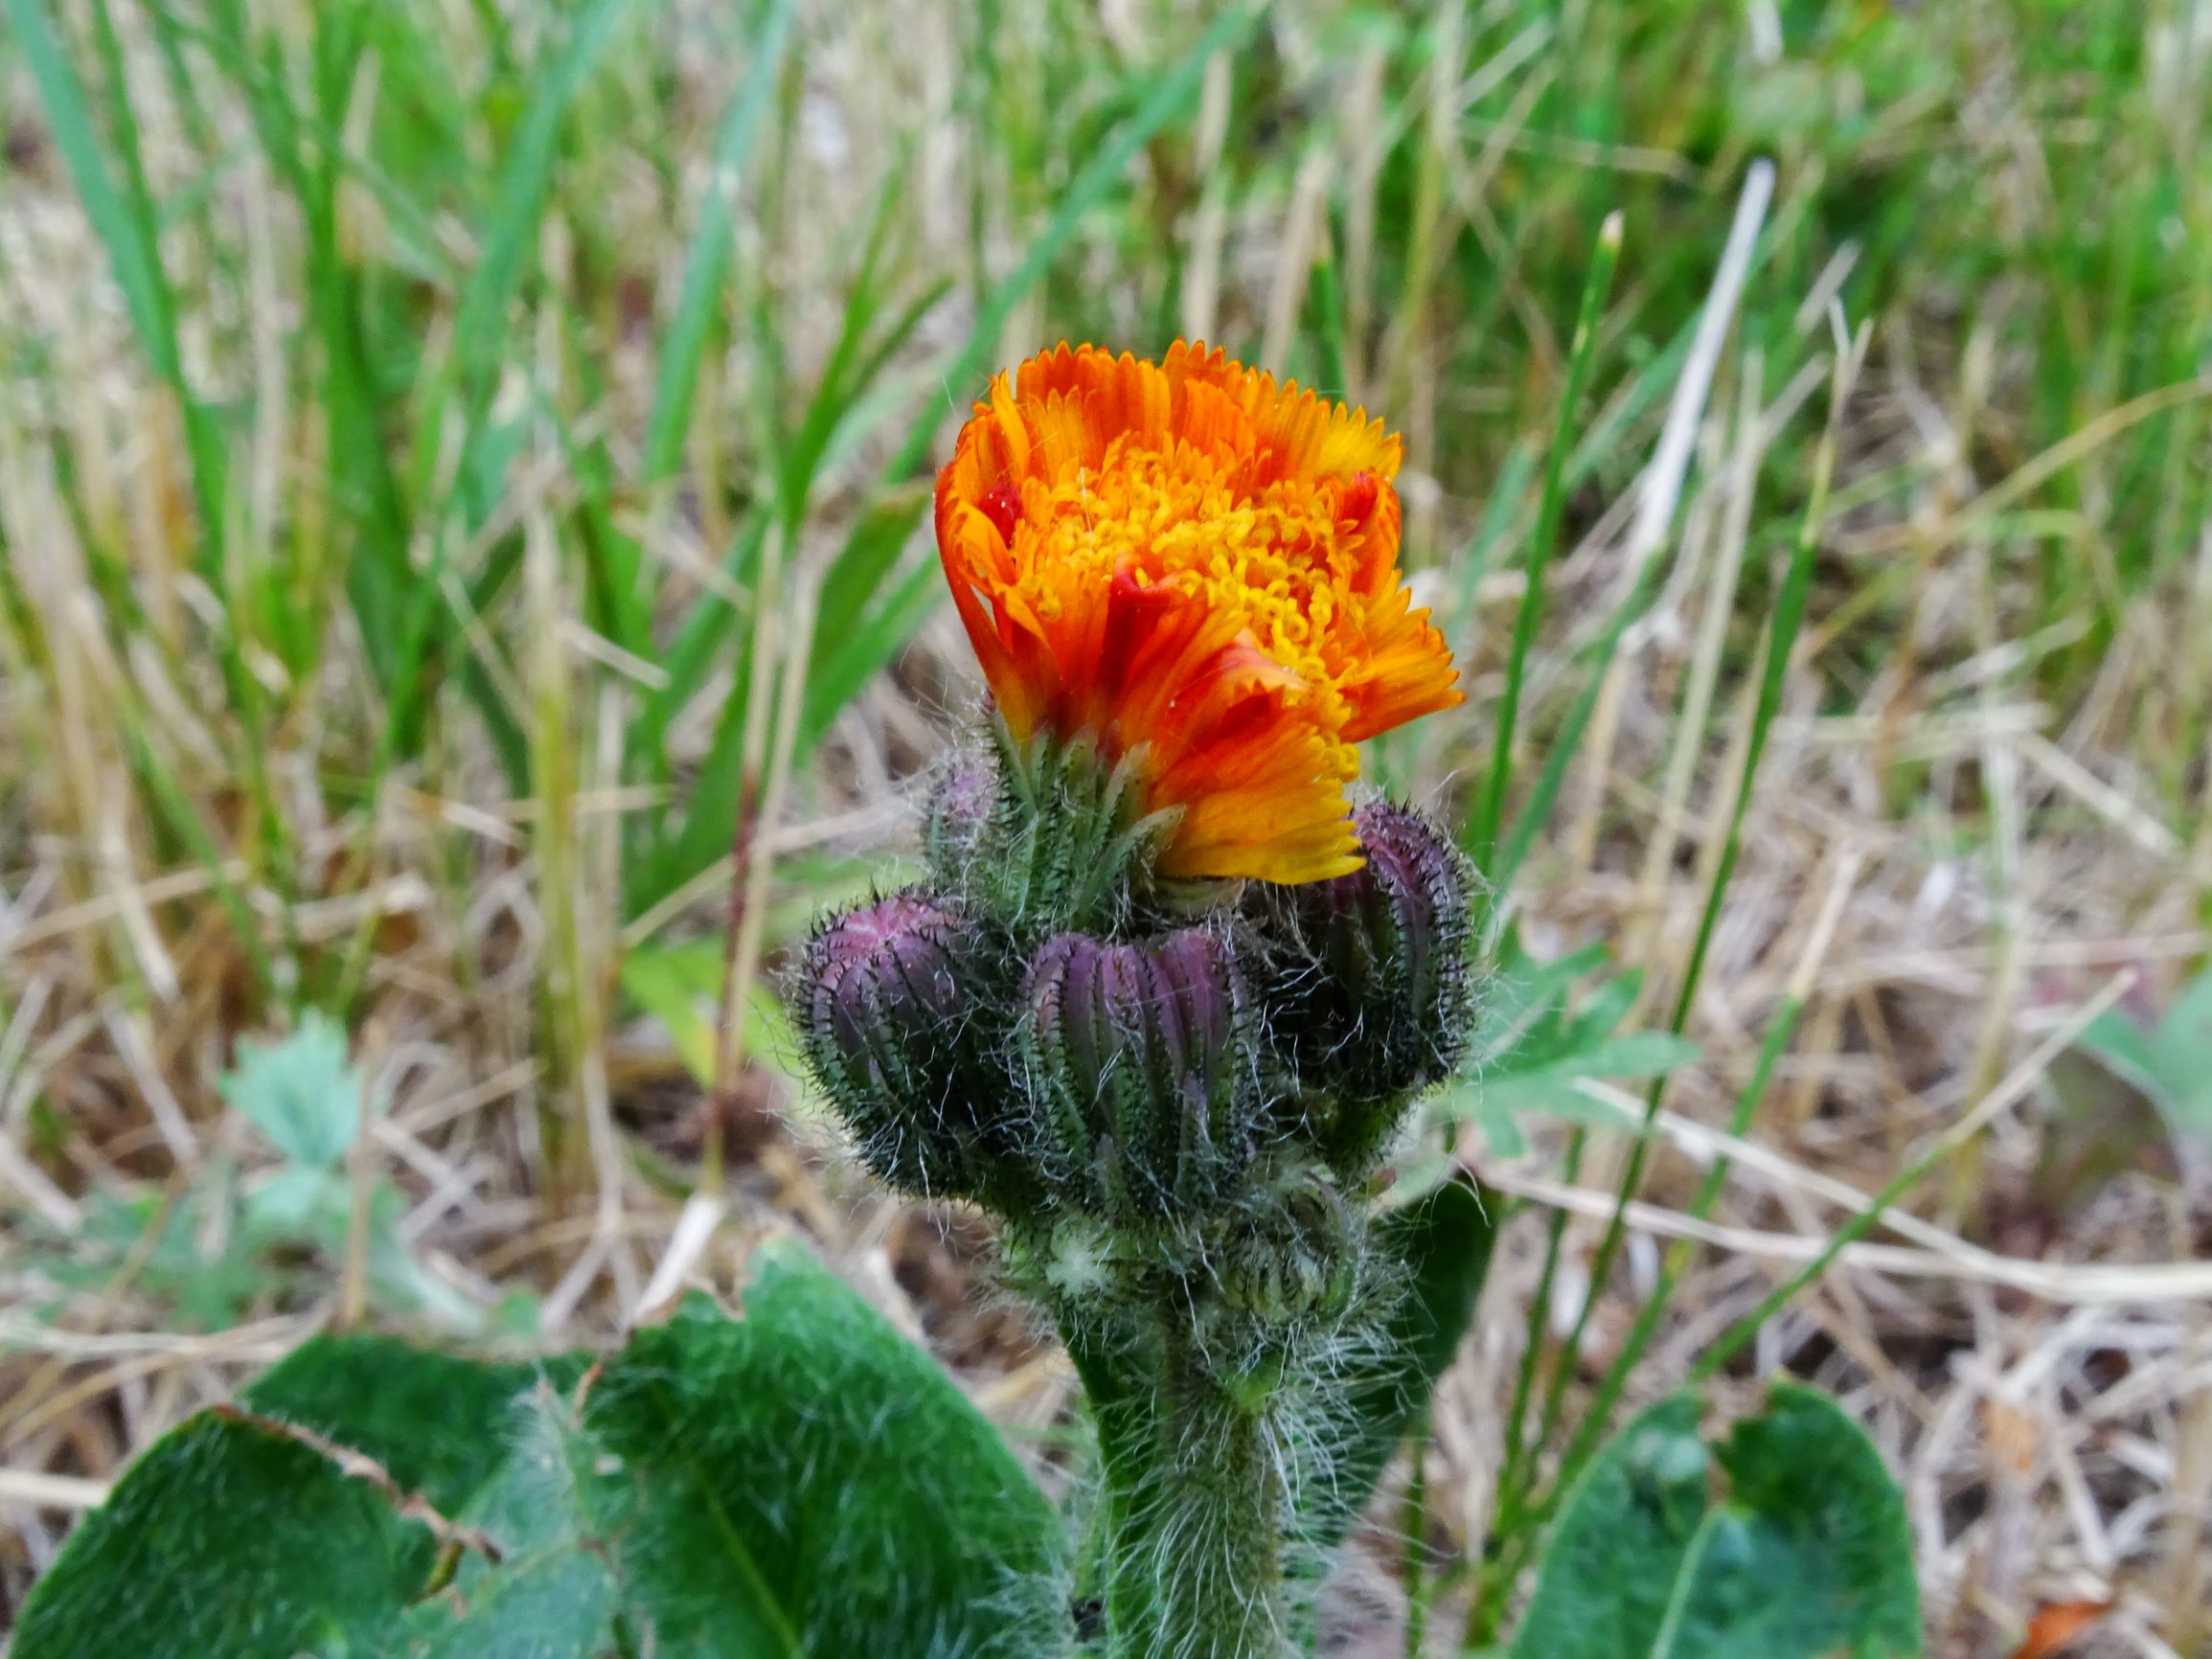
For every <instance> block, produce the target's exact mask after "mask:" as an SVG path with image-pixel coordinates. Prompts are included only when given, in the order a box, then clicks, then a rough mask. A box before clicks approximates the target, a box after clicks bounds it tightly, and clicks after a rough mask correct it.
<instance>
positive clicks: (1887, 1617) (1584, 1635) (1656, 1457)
mask: <svg viewBox="0 0 2212 1659" xmlns="http://www.w3.org/2000/svg"><path fill="white" fill-rule="evenodd" d="M1698 1416H1699V1405H1698V1401H1697V1400H1696V1399H1695V1398H1691V1397H1689V1396H1687V1395H1678V1396H1676V1397H1675V1398H1671V1399H1666V1400H1662V1401H1660V1402H1659V1403H1658V1404H1657V1405H1654V1406H1652V1407H1651V1408H1649V1409H1648V1410H1646V1411H1645V1412H1644V1413H1643V1414H1642V1415H1641V1416H1639V1417H1637V1418H1635V1419H1634V1420H1632V1421H1630V1424H1629V1425H1628V1427H1626V1428H1625V1429H1623V1430H1622V1431H1621V1432H1620V1434H1619V1435H1617V1436H1616V1437H1615V1438H1614V1439H1613V1440H1612V1442H1611V1443H1608V1445H1607V1446H1606V1447H1605V1449H1604V1450H1603V1451H1601V1452H1600V1453H1599V1454H1598V1456H1597V1458H1596V1459H1595V1460H1594V1461H1593V1462H1592V1463H1591V1465H1590V1466H1589V1468H1588V1470H1587V1471H1586V1472H1585V1474H1584V1476H1583V1479H1582V1482H1581V1484H1580V1485H1579V1486H1578V1487H1577V1488H1576V1489H1575V1491H1574V1493H1573V1495H1572V1496H1571V1497H1570V1498H1569V1500H1568V1503H1567V1507H1566V1510H1565V1512H1564V1513H1563V1514H1562V1516H1561V1518H1560V1521H1559V1526H1558V1529H1557V1531H1556V1532H1555V1533H1554V1534H1553V1535H1552V1539H1551V1543H1550V1547H1549V1549H1548V1551H1547V1552H1546V1555H1545V1557H1544V1561H1543V1566H1542V1569H1541V1571H1540V1573H1539V1577H1538V1579H1537V1587H1536V1594H1535V1596H1534V1598H1533V1599H1532V1600H1531V1602H1530V1603H1529V1607H1528V1611H1527V1613H1526V1614H1525V1615H1524V1616H1523V1618H1522V1620H1521V1625H1520V1628H1519V1630H1518V1631H1517V1632H1516V1634H1515V1638H1514V1644H1513V1648H1512V1652H1513V1655H1514V1659H1830V1656H1832V1655H1849V1659H1917V1655H1918V1654H1919V1652H1920V1650H1921V1648H1920V1602H1919V1593H1918V1591H1917V1589H1916V1587H1915V1585H1914V1581H1913V1567H1912V1537H1911V1532H1910V1529H1909V1527H1908V1525H1907V1523H1906V1520H1905V1514H1904V1500H1903V1498H1902V1496H1901V1495H1900V1494H1899V1492H1898V1490H1897V1487H1896V1485H1895V1483H1894V1482H1893V1481H1892V1480H1891V1479H1890V1477H1889V1472H1888V1471H1887V1470H1886V1469H1885V1468H1884V1467H1883V1466H1882V1463H1881V1454H1880V1453H1879V1452H1877V1451H1876V1450H1875V1448H1874V1446H1873V1444H1872V1443H1871V1442H1869V1441H1868V1440H1867V1438H1866V1436H1865V1435H1864V1434H1863V1433H1861V1432H1860V1430H1859V1427H1858V1425H1857V1424H1855V1423H1854V1422H1852V1420H1850V1419H1849V1418H1848V1417H1846V1416H1845V1415H1844V1413H1843V1412H1842V1410H1841V1409H1840V1408H1838V1407H1837V1406H1836V1403H1835V1402H1834V1401H1833V1400H1831V1399H1829V1398H1826V1397H1825V1396H1823V1395H1821V1394H1819V1393H1817V1392H1815V1391H1814V1390H1812V1389H1809V1388H1803V1387H1799V1386H1796V1385H1794V1384H1783V1385H1781V1386H1778V1387H1777V1388H1775V1389H1774V1391H1773V1392H1772V1394H1771V1395H1770V1396H1769V1398H1768V1401H1767V1410H1766V1411H1765V1412H1763V1413H1761V1414H1760V1415H1759V1416H1757V1417H1754V1418H1750V1419H1747V1420H1745V1421H1743V1422H1740V1423H1738V1424H1737V1425H1736V1429H1735V1431H1734V1433H1733V1434H1732V1435H1731V1436H1730V1437H1729V1439H1728V1440H1727V1441H1726V1442H1724V1443H1722V1444H1721V1445H1720V1446H1719V1447H1717V1448H1708V1447H1707V1446H1706V1445H1705V1443H1703V1442H1702V1441H1700V1440H1699V1438H1698V1433H1697V1426H1698ZM1721 1475H1724V1476H1725V1479H1726V1484H1727V1487H1728V1491H1727V1493H1726V1495H1725V1497H1721V1496H1719V1495H1717V1494H1716V1492H1715V1491H1714V1487H1715V1485H1716V1480H1717V1476H1721Z"/></svg>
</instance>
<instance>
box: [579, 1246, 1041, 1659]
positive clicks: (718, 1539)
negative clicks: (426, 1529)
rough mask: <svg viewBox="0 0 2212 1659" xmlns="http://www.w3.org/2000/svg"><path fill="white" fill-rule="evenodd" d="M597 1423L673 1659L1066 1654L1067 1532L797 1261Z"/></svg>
mask: <svg viewBox="0 0 2212 1659" xmlns="http://www.w3.org/2000/svg"><path fill="white" fill-rule="evenodd" d="M583 1426H584V1428H585V1430H586V1431H587V1433H588V1434H589V1435H590V1437H591V1440H592V1442H593V1443H594V1444H595V1445H596V1446H597V1447H598V1448H599V1449H600V1451H601V1453H602V1454H603V1458H613V1459H619V1460H620V1463H619V1465H618V1466H616V1467H617V1469H618V1472H616V1473H614V1474H612V1475H610V1476H608V1477H607V1478H606V1480H605V1482H604V1485H603V1486H602V1487H601V1488H600V1489H598V1490H597V1491H596V1492H595V1494H594V1512H595V1517H596V1518H597V1520H598V1521H599V1523H600V1524H601V1526H602V1527H603V1528H604V1531H605V1532H606V1533H607V1534H608V1535H610V1536H611V1537H613V1538H614V1540H615V1548H616V1551H617V1559H618V1563H619V1569H620V1571H621V1573H622V1575H623V1577H624V1578H625V1579H626V1580H627V1586H628V1595H629V1601H630V1605H631V1607H632V1608H633V1610H634V1612H635V1614H636V1616H638V1617H640V1618H643V1619H648V1620H650V1622H651V1625H652V1627H653V1629H654V1632H655V1642H656V1647H655V1651H657V1652H659V1653H662V1654H684V1655H696V1656H697V1659H753V1656H754V1655H756V1654H793V1655H797V1654H817V1653H821V1654H827V1653H855V1654H858V1653H898V1654H901V1655H905V1654H913V1655H916V1656H918V1659H920V1656H924V1655H940V1656H944V1659H951V1656H954V1655H959V1656H963V1659H966V1656H969V1655H973V1656H978V1659H981V1656H985V1655H992V1656H995V1655H1007V1656H1013V1655H1026V1654H1044V1653H1054V1652H1058V1651H1060V1650H1061V1649H1062V1648H1064V1647H1065V1644H1066V1637H1067V1632H1066V1628H1065V1617H1066V1615H1065V1611H1064V1590H1065V1586H1064V1582H1063V1580H1062V1578H1061V1558H1060V1557H1061V1545H1060V1524H1059V1519H1058V1517H1057V1516H1056V1515H1055V1514H1054V1512H1053V1511H1052V1508H1051V1506H1050V1505H1049V1504H1047V1503H1046V1502H1045V1500H1044V1497H1043V1495H1042V1494H1041V1493H1039V1492H1038V1489H1037V1488H1036V1487H1035V1486H1034V1485H1032V1484H1031V1482H1030V1481H1029V1479H1028V1477H1027V1476H1026V1475H1024V1474H1023V1473H1022V1471H1021V1468H1020V1466H1019V1465H1017V1464H1016V1463H1015V1461H1014V1459H1013V1457H1012V1456H1011V1455H1010V1454H1009V1453H1008V1451H1007V1449H1006V1447H1005V1445H1004V1444H1003V1443H1001V1442H1000V1441H999V1439H998V1437H997V1435H996V1434H995V1432H994V1431H993V1430H992V1427H991V1425H990V1424H989V1423H987V1422H986V1421H985V1420H983V1419H982V1418H981V1417H980V1416H979V1415H977V1413H976V1412H975V1410H974V1408H973V1407H972V1406H970V1405H969V1403H968V1402H967V1400H966V1399H964V1398H962V1397H961V1395H960V1393H959V1391H958V1390H957V1389H955V1388H954V1387H953V1386H952V1384H951V1383H950V1382H949V1381H948V1380H947V1379H946V1376H945V1375H944V1373H943V1372H941V1371H940V1370H939V1369H938V1368H937V1367H936V1365H935V1364H934V1363H932V1362H931V1360H930V1359H929V1357H928V1356H927V1355H926V1354H924V1353H923V1352H921V1351H920V1350H918V1349H916V1348H915V1347H914V1346H913V1345H912V1344H910V1343H908V1342H906V1341H905V1340H904V1339H903V1338H901V1336H900V1335H899V1334H898V1333H897V1332H896V1331H894V1330H893V1329H891V1328H890V1327H889V1326H887V1325H885V1324H884V1323H883V1321H882V1320H881V1319H880V1318H879V1317H878V1315H877V1314H876V1313H875V1312H874V1311H873V1310H872V1309H870V1308H869V1307H868V1306H867V1304H866V1303H864V1302H863V1301H861V1299H860V1298H859V1297H858V1296H857V1295H856V1294H855V1293H854V1292H853V1291H852V1290H851V1289H849V1288H848V1287H846V1286H845V1285H844V1284H842V1283H840V1282H839V1281H838V1280H837V1279H835V1278H834V1277H833V1276H832V1275H831V1274H830V1273H829V1272H827V1271H826V1270H825V1269H824V1268H823V1267H822V1266H821V1265H820V1264H819V1263H818V1262H816V1261H813V1260H812V1259H811V1258H810V1257H809V1256H808V1255H807V1254H806V1253H805V1252H804V1251H803V1250H801V1249H800V1248H798V1247H796V1246H776V1245H771V1246H768V1247H767V1248H765V1249H764V1250H763V1251H761V1252H760V1253H759V1255H757V1256H756V1257H755V1259H754V1264H753V1281H752V1284H750V1286H749V1287H748V1288H747V1291H746V1294H745V1307H744V1317H743V1318H742V1319H741V1320H736V1321H732V1320H730V1319H727V1318H725V1317H723V1316H722V1315H721V1314H720V1313H719V1312H718V1311H717V1310H715V1308H714V1307H712V1306H711V1305H710V1304H708V1303H707V1302H705V1301H704V1300H703V1299H699V1298H695V1299H693V1300H691V1301H688V1302H686V1303H685V1304H684V1305H683V1306H682V1307H680V1308H679V1309H678V1311H677V1312H676V1314H675V1316H674V1317H673V1319H672V1320H671V1321H670V1322H669V1323H668V1324H667V1325H666V1326H664V1327H662V1328H660V1329H651V1330H644V1331H640V1332H639V1333H638V1335H637V1336H636V1337H635V1338H634V1339H633V1340H632V1341H631V1343H630V1345H629V1347H628V1348H627V1350H625V1351H624V1352H623V1353H622V1355H621V1356H620V1357H619V1358H617V1359H616V1360H614V1361H612V1362H610V1363H609V1365H608V1366H607V1368H606V1371H605V1373H604V1375H601V1376H600V1377H598V1378H597V1379H596V1381H595V1382H594V1383H593V1385H592V1387H591V1389H590V1391H589V1394H588V1398H587V1401H586V1405H585V1410H584V1417H583Z"/></svg>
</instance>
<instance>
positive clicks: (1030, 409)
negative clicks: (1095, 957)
mask: <svg viewBox="0 0 2212 1659" xmlns="http://www.w3.org/2000/svg"><path fill="white" fill-rule="evenodd" d="M1399 463H1400V446H1399V443H1398V440H1397V439H1396V438H1395V437H1394V436H1392V435H1391V434H1389V433H1388V432H1387V431H1385V430H1384V428H1383V427H1382V424H1381V423H1380V421H1377V420H1370V419H1368V417H1367V415H1366V413H1365V412H1364V411H1361V410H1353V409H1346V408H1344V407H1343V406H1342V405H1339V404H1335V403H1332V402H1329V401H1327V400H1326V399H1324V398H1318V397H1316V396H1314V395H1313V394H1312V393H1311V392H1304V391H1301V390H1300V389H1299V388H1298V387H1297V386H1295V385H1292V384H1288V383H1286V384H1282V385H1278V384H1277V382H1276V381H1275V380H1274V378H1273V377H1272V376H1271V375H1266V374H1264V373H1260V372H1257V371H1253V370H1250V369H1247V368H1245V367H1244V366H1243V364H1240V363H1237V362H1235V361H1234V360H1232V359H1231V358H1230V357H1228V356H1227V355H1226V354H1225V353H1223V352H1220V351H1209V350H1207V349H1206V348H1205V347H1202V346H1197V345H1186V344H1184V343H1182V342H1180V341H1178V342H1177V343H1176V344H1175V345H1174V347H1173V348H1171V349H1170V351H1169V352H1168V353H1167V355H1166V356H1165V358H1164V359H1163V360H1162V361H1161V362H1160V363H1158V364H1156V365H1155V364H1152V363H1148V362H1144V361H1141V360H1140V359H1138V358H1135V357H1133V356H1129V355H1126V354H1125V355H1121V356H1114V355H1112V354H1110V353H1107V352H1101V351H1097V350H1095V349H1093V348H1090V347H1087V346H1086V347H1076V348H1071V347H1068V346H1064V345H1063V346H1061V347H1060V348H1058V349H1057V350H1055V351H1052V352H1045V353H1043V354H1042V355H1040V356H1038V357H1034V358H1032V359H1030V361H1028V362H1026V363H1024V364H1022V365H1021V367H1020V368H1019V369H1018V370H1016V371H1015V373H1014V374H1013V375H1001V376H999V377H998V378H997V379H995V380H994V381H992V386H991V388H990V392H989V395H988V398H987V399H986V401H985V402H984V403H982V404H979V405H978V406H977V408H976V415H975V419H974V420H970V421H969V423H968V425H967V426H966V427H964V428H963V429H962V432H961V436H960V441H959V443H958V445H957V446H956V448H955V451H954V455H953V459H952V461H951V463H950V464H949V465H948V466H946V469H945V471H944V473H943V474H942V475H941V476H940V479H939V482H938V499H937V514H936V517H937V535H938V546H939V550H940V553H941V555H942V556H943V558H944V561H945V569H946V579H947V580H948V581H950V583H951V585H952V588H953V593H954V597H955V600H956V602H958V604H959V607H960V614H961V621H962V623H963V625H965V626H966V628H967V630H968V633H969V639H970V640H971V641H972V642H973V643H974V646H975V650H976V654H977V657H978V659H979V660H980V661H981V663H982V666H983V670H984V674H985V677H986V678H987V679H988V680H989V681H990V683H991V687H992V692H993V693H994V694H995V695H996V697H997V699H998V702H999V705H1000V707H1001V709H1002V710H1003V711H1004V712H1005V713H1006V716H1007V718H1008V719H1009V721H1010V723H1012V724H1013V725H1014V726H1015V729H1016V730H1017V731H1019V732H1022V733H1024V734H1025V735H1026V733H1027V732H1029V731H1031V730H1035V729H1037V728H1038V727H1040V726H1041V727H1048V728H1051V729H1053V730H1057V731H1060V732H1062V733H1063V734H1065V735H1068V736H1071V737H1072V736H1074V735H1075V734H1077V733H1079V732H1088V733H1090V734H1091V735H1092V736H1093V737H1094V738H1095V739H1097V740H1098V741H1099V742H1101V744H1102V745H1103V746H1104V747H1105V748H1106V750H1107V751H1108V752H1109V753H1111V754H1117V755H1118V754H1132V753H1139V752H1141V754H1142V757H1143V759H1142V761H1141V775H1142V777H1143V779H1144V788H1145V796H1146V805H1147V806H1148V807H1151V808H1154V809H1157V808H1162V807H1178V808H1180V809H1181V812H1182V817H1181V823H1180V828H1179V829H1178V830H1177V831H1176V833H1175V835H1174V841H1173V843H1172V845H1171V846H1170V847H1169V848H1168V849H1167V851H1166V852H1165V853H1164V854H1163V857H1162V863H1163V867H1164V868H1166V869H1167V870H1169V871H1170V872H1171V873H1172V874H1177V875H1258V876H1265V877H1266V878H1268V879H1272V880H1297V881H1302V880H1312V879H1318V878H1320V877H1321V876H1325V875H1337V874H1341V873H1343V872H1344V871H1345V870H1347V869H1350V868H1353V867H1356V866H1357V860H1358V852H1357V846H1356V844H1355V838H1354V836H1353V833H1352V830H1351V828H1350V821H1349V817H1348V813H1347V806H1346V796H1345V786H1346V784H1349V783H1350V782H1351V781H1352V780H1353V779H1354V778H1356V777H1357V771H1358V766H1357V755H1356V754H1355V752H1354V750H1353V748H1352V745H1353V744H1354V743H1356V742H1357V741H1359V740H1361V739H1364V738H1367V737H1370V736H1373V735H1374V734H1375V733H1377V732H1381V731H1386V730H1388V729H1389V728H1391V727H1392V726H1395V725H1399V724H1402V722H1403V721H1405V720H1407V719H1411V718H1413V717H1415V716H1418V715H1420V714H1424V713H1428V712H1431V711H1433V710H1436V709H1440V708H1445V707H1448V706H1449V705H1450V704H1452V703H1454V702H1456V701H1458V700H1459V693H1458V690H1457V688H1456V677H1457V676H1456V675H1455V673H1454V672H1453V670H1452V668H1451V661H1450V655H1449V652H1448V650H1447V649H1446V648H1445V644H1444V641H1443V640H1442V638H1441V637H1440V636H1439V635H1438V634H1437V632H1436V630H1435V629H1434V628H1433V627H1431V626H1430V625H1428V621H1427V617H1426V615H1425V613H1421V612H1416V611H1414V610H1413V609H1412V608H1411V602H1410V597H1409V595H1408V594H1407V592H1406V590H1405V586H1404V583H1403V580H1402V578H1401V576H1400V574H1399V570H1398V545H1399V534H1400V508H1399V502H1398V494H1397V491H1396V489H1393V488H1392V486H1391V483H1390V480H1391V479H1392V478H1393V477H1394V476H1395V474H1396V472H1397V470H1398V466H1399Z"/></svg>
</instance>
